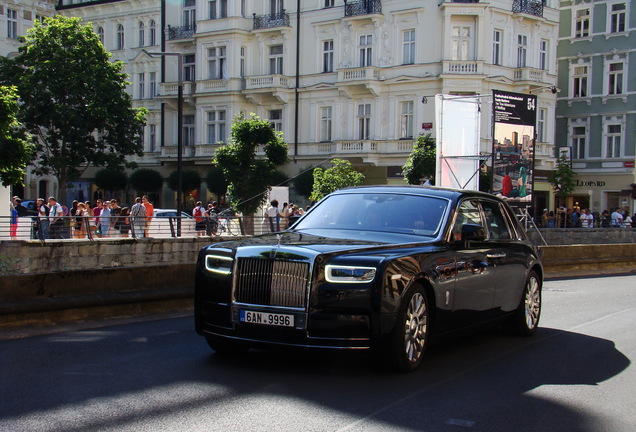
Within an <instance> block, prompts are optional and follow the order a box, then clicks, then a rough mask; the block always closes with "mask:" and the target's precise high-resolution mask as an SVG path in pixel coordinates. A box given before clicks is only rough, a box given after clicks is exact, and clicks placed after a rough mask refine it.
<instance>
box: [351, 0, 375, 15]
mask: <svg viewBox="0 0 636 432" xmlns="http://www.w3.org/2000/svg"><path fill="white" fill-rule="evenodd" d="M344 4H345V10H344V12H345V17H347V18H348V17H354V16H360V15H371V14H381V13H382V2H381V1H380V0H360V1H356V2H348V1H347V0H345V2H344Z"/></svg>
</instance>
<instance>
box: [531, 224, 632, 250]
mask: <svg viewBox="0 0 636 432" xmlns="http://www.w3.org/2000/svg"><path fill="white" fill-rule="evenodd" d="M539 234H541V235H539ZM528 235H529V236H530V239H531V240H532V241H533V243H534V244H536V245H539V246H543V245H545V244H546V243H547V244H548V245H549V246H556V245H578V244H586V245H594V244H626V243H636V228H541V229H539V231H538V232H537V231H536V230H530V231H528ZM541 237H543V239H545V243H544V242H543V239H542V238H541Z"/></svg>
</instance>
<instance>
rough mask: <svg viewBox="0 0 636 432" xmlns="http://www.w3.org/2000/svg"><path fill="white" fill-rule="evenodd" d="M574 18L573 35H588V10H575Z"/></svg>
mask: <svg viewBox="0 0 636 432" xmlns="http://www.w3.org/2000/svg"><path fill="white" fill-rule="evenodd" d="M575 20H576V21H575V24H574V37H588V36H589V35H590V10H589V9H579V10H577V11H576V18H575Z"/></svg>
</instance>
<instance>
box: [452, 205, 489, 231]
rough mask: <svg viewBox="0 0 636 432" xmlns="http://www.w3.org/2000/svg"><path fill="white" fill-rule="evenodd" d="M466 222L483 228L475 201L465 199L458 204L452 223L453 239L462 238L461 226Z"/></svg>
mask: <svg viewBox="0 0 636 432" xmlns="http://www.w3.org/2000/svg"><path fill="white" fill-rule="evenodd" d="M466 224H471V225H478V226H480V227H482V228H483V224H482V222H481V216H480V214H479V205H478V204H477V201H474V200H466V201H464V202H462V203H461V204H460V205H459V208H458V209H457V216H456V217H455V223H454V224H453V240H455V241H459V240H461V239H462V227H463V226H464V225H466Z"/></svg>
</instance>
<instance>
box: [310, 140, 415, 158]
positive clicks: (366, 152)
mask: <svg viewBox="0 0 636 432" xmlns="http://www.w3.org/2000/svg"><path fill="white" fill-rule="evenodd" d="M414 145H415V141H414V140H410V139H408V140H392V141H376V140H353V141H334V142H324V143H308V144H307V145H302V146H300V155H301V156H316V155H321V156H330V155H342V154H346V155H350V156H354V155H358V156H362V157H363V159H365V160H369V161H370V159H373V161H378V160H379V159H378V158H379V157H380V158H381V157H382V156H386V157H391V156H393V157H396V156H397V157H406V156H408V155H409V154H411V152H413V146H414Z"/></svg>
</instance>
